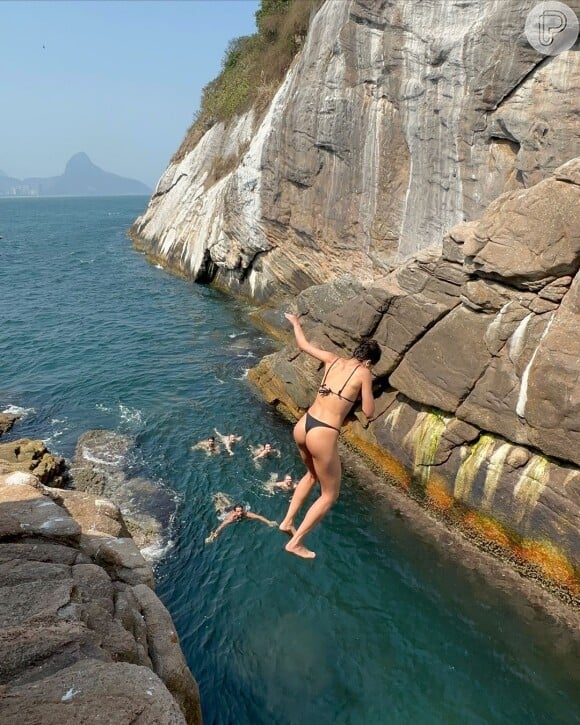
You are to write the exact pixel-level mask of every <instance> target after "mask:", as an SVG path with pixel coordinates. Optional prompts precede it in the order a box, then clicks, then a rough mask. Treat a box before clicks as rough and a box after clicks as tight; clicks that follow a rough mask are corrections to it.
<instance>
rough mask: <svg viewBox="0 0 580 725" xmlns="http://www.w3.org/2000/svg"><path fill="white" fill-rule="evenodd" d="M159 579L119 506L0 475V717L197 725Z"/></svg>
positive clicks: (195, 696)
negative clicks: (156, 582)
mask: <svg viewBox="0 0 580 725" xmlns="http://www.w3.org/2000/svg"><path fill="white" fill-rule="evenodd" d="M152 586H153V576H152V573H151V569H150V568H149V566H148V565H147V563H146V562H145V560H144V559H143V557H142V556H141V554H140V553H139V550H138V549H137V547H136V546H135V544H134V543H133V541H132V539H130V538H127V531H126V529H125V525H124V522H123V519H122V517H121V515H120V512H119V510H118V508H117V507H116V506H115V505H114V504H112V503H111V502H109V501H106V500H104V499H95V498H94V497H92V496H89V495H88V494H84V493H80V492H77V491H63V490H60V489H55V488H46V487H44V486H43V485H42V484H41V483H40V482H39V481H38V479H37V478H36V477H35V476H33V475H31V474H29V473H23V472H15V473H9V474H0V721H1V722H2V723H5V724H6V725H16V724H17V723H43V725H45V724H46V725H51V724H54V725H62V724H63V723H71V725H72V723H75V724H76V723H80V722H83V723H87V724H89V723H97V722H99V723H100V722H107V723H113V722H114V723H119V725H122V724H125V723H126V724H127V725H128V723H133V722H143V723H145V722H151V723H153V722H154V723H160V725H161V724H163V725H179V724H180V723H186V722H187V723H200V722H201V713H200V708H199V693H198V689H197V684H196V683H195V680H194V679H193V677H192V675H191V673H190V672H189V670H188V669H187V666H186V664H185V660H184V658H183V655H182V653H181V649H180V646H179V641H178V638H177V635H176V633H175V628H174V626H173V623H172V621H171V618H170V616H169V614H168V612H167V610H166V609H165V607H164V606H163V605H162V604H161V602H160V601H159V599H158V598H157V596H156V595H155V594H154V592H153V591H152V589H151V587H152Z"/></svg>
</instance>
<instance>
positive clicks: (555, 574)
mask: <svg viewBox="0 0 580 725" xmlns="http://www.w3.org/2000/svg"><path fill="white" fill-rule="evenodd" d="M517 554H518V555H519V556H520V557H521V558H522V559H524V561H527V562H529V563H530V564H534V565H535V566H537V567H538V568H539V569H541V571H542V573H543V574H545V575H546V576H547V577H549V578H550V579H554V581H557V582H559V583H560V584H565V585H566V586H567V587H569V588H571V589H573V590H575V591H580V583H579V582H578V578H577V577H576V575H575V572H574V567H573V566H572V564H570V562H569V561H568V559H567V558H566V557H565V556H564V555H563V554H562V553H561V552H560V551H559V550H558V549H557V548H556V547H555V546H554V545H553V544H551V543H550V542H548V541H530V540H529V539H527V540H524V541H522V543H521V544H520V545H519V546H518V547H517Z"/></svg>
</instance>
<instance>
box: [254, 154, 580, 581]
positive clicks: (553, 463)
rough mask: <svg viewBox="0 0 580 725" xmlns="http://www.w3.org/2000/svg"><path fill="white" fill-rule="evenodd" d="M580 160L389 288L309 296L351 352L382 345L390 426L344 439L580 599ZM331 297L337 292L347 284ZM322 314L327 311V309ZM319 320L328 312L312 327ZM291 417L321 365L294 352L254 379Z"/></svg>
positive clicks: (403, 272)
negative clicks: (363, 344) (332, 299)
mask: <svg viewBox="0 0 580 725" xmlns="http://www.w3.org/2000/svg"><path fill="white" fill-rule="evenodd" d="M579 210H580V158H578V159H574V160H572V161H570V162H569V163H567V164H565V165H564V166H562V167H560V168H559V169H557V170H556V171H555V173H554V174H553V175H552V176H551V177H550V178H549V179H546V180H544V181H542V182H540V183H539V184H537V185H536V186H534V187H532V188H531V189H529V190H527V191H514V192H508V193H506V194H505V195H503V196H501V197H500V198H499V199H497V200H496V201H495V202H494V203H493V204H492V205H491V206H490V207H489V209H488V210H487V212H486V213H485V214H484V215H483V217H482V218H481V219H480V220H479V221H476V222H471V223H468V224H462V225H460V226H458V227H456V228H454V229H453V230H452V231H451V233H450V234H449V235H448V236H447V237H446V239H445V240H444V243H443V247H442V248H432V249H430V250H425V251H423V252H422V253H421V254H419V255H417V256H416V257H415V258H414V259H412V260H410V261H409V262H407V263H406V264H404V265H402V266H401V267H399V268H398V269H397V270H395V271H394V272H392V273H391V274H390V275H388V276H386V277H384V278H383V279H381V280H377V281H375V282H374V283H373V284H370V285H368V286H367V287H366V288H365V289H364V290H363V291H362V292H359V291H357V290H356V288H355V286H350V287H347V286H345V287H344V288H343V292H344V294H343V296H342V300H341V301H340V302H338V301H337V303H336V304H335V306H334V309H332V310H330V311H323V312H322V313H314V311H315V310H317V309H322V310H324V308H325V304H324V298H325V288H324V287H321V288H318V290H314V289H311V290H309V291H308V292H307V293H304V294H303V295H301V296H300V297H299V298H298V310H299V312H300V313H301V314H303V315H304V319H305V324H306V326H307V331H308V334H309V336H310V337H311V338H312V339H313V340H314V341H318V342H319V343H320V344H321V345H322V346H323V347H325V348H328V349H335V350H336V351H337V352H344V350H345V349H346V350H352V349H353V347H354V345H355V344H356V342H357V340H358V337H359V336H363V335H370V334H372V335H374V337H375V338H376V339H377V340H378V341H379V343H380V344H381V348H382V350H383V357H382V359H381V362H380V364H379V365H378V366H377V370H376V373H377V390H376V392H377V395H378V401H377V414H376V418H375V419H374V420H373V421H372V422H371V424H370V425H369V426H365V425H363V423H362V421H359V420H356V419H353V420H352V421H351V422H350V424H349V425H348V426H347V429H346V438H347V439H348V440H350V441H351V442H352V443H353V444H355V445H356V446H357V447H358V448H359V450H362V451H363V452H365V453H366V454H367V455H368V456H369V457H370V458H371V459H372V460H374V461H375V463H377V464H378V465H379V466H380V467H381V468H382V469H383V470H385V471H388V472H390V473H393V474H395V476H396V478H397V479H398V480H399V482H400V483H401V484H402V485H403V486H404V487H405V488H406V489H407V490H408V491H409V492H410V493H411V494H412V495H414V496H415V497H417V498H419V499H420V500H422V501H423V502H424V503H425V504H426V505H428V506H430V507H432V508H435V509H437V510H438V511H441V512H445V513H446V514H448V515H451V514H453V516H452V517H455V518H456V519H460V520H461V522H462V525H463V526H464V527H467V528H472V529H475V530H477V531H478V532H479V533H480V534H481V535H482V536H484V537H487V538H488V539H489V540H491V541H493V542H494V544H496V545H497V546H498V547H500V548H501V549H502V550H504V551H506V552H509V553H510V555H511V556H514V557H516V558H518V559H520V560H523V561H525V562H527V563H528V564H529V565H530V567H531V568H532V569H534V570H536V571H538V572H540V573H541V575H542V576H544V577H549V578H551V579H552V580H554V581H556V582H558V583H559V584H560V585H562V586H563V587H565V588H566V589H567V590H568V591H570V592H572V593H573V594H574V595H576V594H579V593H580V587H579V583H580V579H579V576H578V572H579V570H580V527H579V525H578V522H579V521H580V469H579V466H580V431H579V426H578V421H579V420H580V378H579V376H578V360H579V359H580V333H579V329H580V328H579V324H580V272H579V270H580V213H579ZM333 290H334V291H336V285H334V287H333ZM317 298H320V299H321V302H320V303H319V302H318V299H317ZM313 313H314V314H313ZM251 378H252V379H253V380H254V381H255V382H256V384H257V385H258V386H259V387H260V388H261V389H262V390H263V391H264V393H265V395H266V397H267V399H268V400H270V401H271V402H272V403H275V404H276V405H278V407H279V408H280V409H281V410H283V411H284V412H286V413H287V414H289V415H291V416H294V417H295V416H296V415H298V414H299V413H300V412H301V410H303V409H304V408H305V407H306V406H307V405H308V404H309V402H310V401H311V400H312V398H313V396H314V394H315V385H316V381H317V380H318V379H319V377H318V369H317V365H316V364H314V362H313V361H312V360H311V359H307V358H306V356H304V355H298V351H297V350H296V349H295V348H294V347H293V346H290V347H289V348H287V349H286V350H284V351H282V352H280V353H276V354H275V355H272V356H269V357H267V358H264V360H263V361H262V362H261V363H260V365H259V366H258V367H257V368H256V369H255V370H254V371H253V372H252V373H251Z"/></svg>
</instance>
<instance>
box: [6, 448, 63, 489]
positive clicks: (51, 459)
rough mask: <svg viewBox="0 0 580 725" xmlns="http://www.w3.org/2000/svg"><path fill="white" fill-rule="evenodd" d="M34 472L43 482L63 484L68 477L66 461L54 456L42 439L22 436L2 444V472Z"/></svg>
mask: <svg viewBox="0 0 580 725" xmlns="http://www.w3.org/2000/svg"><path fill="white" fill-rule="evenodd" d="M17 471H20V472H24V473H33V474H34V475H35V476H36V478H38V480H39V481H40V482H41V483H45V484H50V485H52V486H62V485H63V484H64V483H65V482H66V479H67V473H66V462H65V459H64V458H61V457H60V456H54V455H53V454H52V453H50V451H49V450H48V449H47V447H46V446H45V445H44V443H43V442H42V441H34V440H30V439H28V438H21V439H19V440H17V441H12V442H10V443H1V444H0V473H9V472H17Z"/></svg>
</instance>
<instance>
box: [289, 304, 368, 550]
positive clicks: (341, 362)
mask: <svg viewBox="0 0 580 725" xmlns="http://www.w3.org/2000/svg"><path fill="white" fill-rule="evenodd" d="M285 317H286V319H287V320H288V321H289V322H290V324H291V325H292V326H293V328H294V336H295V338H296V342H297V344H298V347H299V348H300V350H302V351H303V352H305V353H307V354H308V355H311V356H312V357H313V358H315V359H316V360H320V362H322V363H324V377H323V378H322V383H321V385H320V387H319V388H318V394H317V396H316V399H315V400H314V403H313V404H312V406H311V407H310V408H309V410H308V411H307V412H306V413H305V414H304V415H303V416H302V418H300V420H299V421H298V423H296V425H295V426H294V440H295V441H296V445H297V446H298V450H299V452H300V456H301V457H302V460H303V461H304V463H305V464H306V467H307V469H308V470H307V472H306V474H305V475H304V476H303V477H302V478H301V480H300V481H299V483H298V485H297V486H296V490H295V491H294V495H293V496H292V500H291V501H290V506H289V508H288V512H287V514H286V516H285V518H284V520H283V521H282V523H281V524H280V530H281V531H284V532H285V533H287V534H289V535H290V536H291V537H292V538H291V539H290V541H289V542H288V543H287V544H286V547H285V548H286V551H288V552H289V553H291V554H295V555H296V556H301V557H303V558H304V559H313V558H314V557H315V556H316V554H315V553H314V552H313V551H310V549H307V548H306V547H305V546H304V543H303V542H304V537H305V536H306V535H307V534H309V533H310V532H311V531H312V529H313V528H314V527H315V526H316V525H317V524H319V523H320V521H321V520H322V518H323V517H324V516H325V515H326V514H327V513H328V511H329V510H330V508H331V507H332V505H333V504H334V503H335V501H336V500H337V498H338V495H339V492H340V478H341V465H340V458H339V455H338V436H339V434H340V427H341V425H342V424H343V422H344V419H345V418H346V416H347V414H348V412H349V411H350V409H351V408H352V406H353V404H354V403H355V402H356V400H357V398H358V396H359V395H361V397H362V411H363V413H364V414H365V415H366V417H367V418H372V416H373V415H374V412H375V402H374V398H373V390H372V375H371V368H372V366H373V365H376V363H377V362H378V361H379V360H380V357H381V349H380V347H379V344H378V343H377V341H376V340H372V339H366V340H363V341H362V342H361V343H360V345H358V347H357V348H356V349H355V351H354V352H353V354H352V357H350V358H342V357H338V356H337V355H335V354H334V353H331V352H326V351H325V350H321V349H319V348H317V347H315V346H314V345H312V344H311V343H309V342H308V340H307V339H306V337H305V336H304V332H303V331H302V327H301V325H300V322H299V321H298V317H296V315H291V314H286V315H285ZM316 481H319V482H320V497H319V498H317V499H316V501H315V502H314V503H313V504H312V506H311V507H310V508H309V509H308V511H307V512H306V515H305V517H304V520H303V521H302V523H301V524H300V526H299V527H298V529H295V528H294V518H295V516H296V514H297V513H298V511H299V510H300V508H301V507H302V506H303V504H304V503H305V501H306V499H307V498H308V495H309V494H310V491H311V490H312V488H313V486H314V484H315V483H316Z"/></svg>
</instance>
